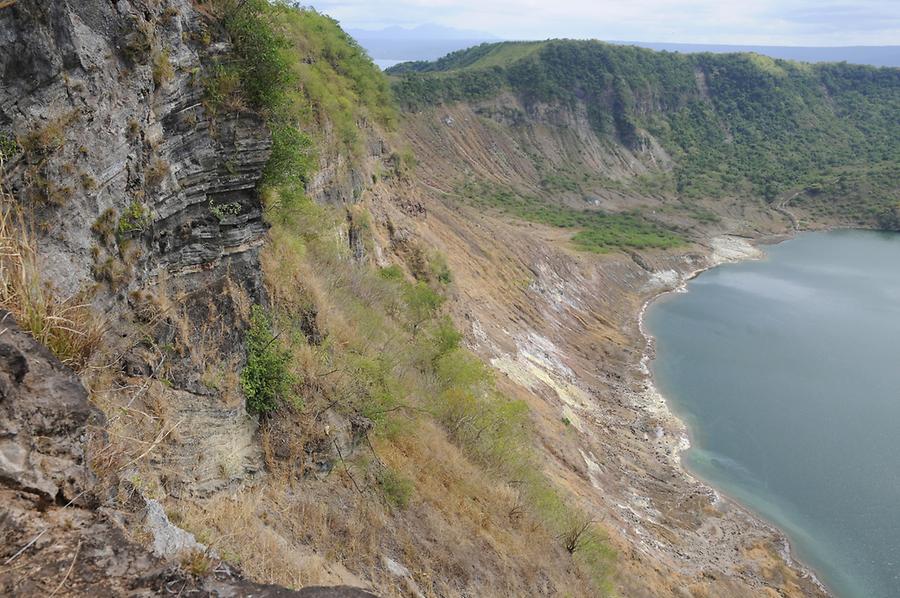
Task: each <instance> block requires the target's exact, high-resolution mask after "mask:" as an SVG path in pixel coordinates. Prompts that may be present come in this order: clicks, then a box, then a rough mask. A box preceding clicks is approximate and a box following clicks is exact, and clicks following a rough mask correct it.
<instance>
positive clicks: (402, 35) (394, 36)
mask: <svg viewBox="0 0 900 598" xmlns="http://www.w3.org/2000/svg"><path fill="white" fill-rule="evenodd" d="M347 33H349V34H350V35H352V36H353V37H355V38H356V39H369V40H376V39H377V40H395V41H397V40H423V39H440V40H473V39H478V40H485V41H492V40H493V41H496V40H498V39H499V38H498V37H496V36H494V35H491V34H489V33H485V32H483V31H473V30H469V29H454V28H453V27H445V26H443V25H437V24H435V23H425V24H424V25H418V26H416V27H398V26H397V25H394V26H392V27H385V28H384V29H348V30H347Z"/></svg>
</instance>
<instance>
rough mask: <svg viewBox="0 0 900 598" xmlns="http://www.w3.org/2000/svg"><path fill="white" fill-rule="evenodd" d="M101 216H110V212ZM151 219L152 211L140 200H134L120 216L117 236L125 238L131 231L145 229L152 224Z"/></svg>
mask: <svg viewBox="0 0 900 598" xmlns="http://www.w3.org/2000/svg"><path fill="white" fill-rule="evenodd" d="M101 218H109V214H108V213H104V214H103V215H102V217H101ZM151 221H152V218H151V217H150V211H149V210H147V208H145V207H144V205H143V204H141V203H140V202H139V201H132V202H131V204H130V205H129V206H128V208H127V209H126V210H125V212H124V213H123V214H122V216H120V217H119V224H118V225H117V226H116V237H117V238H118V239H123V238H124V237H126V236H128V235H130V234H131V233H134V232H140V231H143V230H144V229H145V228H147V226H149V225H150V222H151ZM95 224H96V223H95ZM95 232H98V231H95Z"/></svg>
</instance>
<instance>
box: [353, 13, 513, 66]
mask: <svg viewBox="0 0 900 598" xmlns="http://www.w3.org/2000/svg"><path fill="white" fill-rule="evenodd" d="M347 32H348V33H349V34H350V35H352V36H353V37H354V38H356V41H358V42H359V44H360V45H361V46H362V47H363V48H365V49H366V51H367V52H368V53H369V56H371V57H372V58H373V59H374V60H375V62H376V63H377V64H378V65H379V66H381V67H382V68H386V67H389V66H393V65H394V64H397V63H398V62H404V61H407V60H435V59H437V58H440V57H441V56H444V55H446V54H449V53H450V52H455V51H456V50H463V49H465V48H469V47H471V46H477V45H478V44H481V43H483V42H488V41H498V40H499V38H498V37H496V36H493V35H491V34H489V33H484V32H482V31H469V30H464V29H454V28H452V27H444V26H443V25H435V24H433V23H426V24H424V25H419V26H417V27H411V28H406V27H397V26H393V27H386V28H384V29H377V30H373V29H348V30H347Z"/></svg>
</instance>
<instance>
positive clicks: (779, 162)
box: [389, 41, 900, 222]
mask: <svg viewBox="0 0 900 598" xmlns="http://www.w3.org/2000/svg"><path fill="white" fill-rule="evenodd" d="M389 73H390V74H391V75H392V76H393V78H394V90H395V93H396V95H397V98H398V100H399V103H400V104H401V105H402V106H403V107H404V109H406V110H410V111H417V110H421V109H423V108H425V107H427V106H434V105H438V104H452V103H454V102H459V101H469V102H478V101H482V100H486V99H488V98H491V97H494V96H496V95H497V94H499V93H501V92H503V91H510V92H512V93H514V94H516V95H517V96H518V97H519V98H520V99H521V100H522V101H523V103H524V105H525V106H526V107H534V106H537V105H540V104H548V103H561V104H566V105H572V104H575V103H578V102H581V103H583V104H584V105H585V106H586V108H587V111H588V115H589V117H590V122H591V125H592V127H593V128H594V129H595V131H596V132H597V133H598V134H600V135H602V136H604V137H606V138H609V139H611V140H615V141H618V142H619V143H621V144H623V145H625V146H626V147H629V148H632V149H635V148H639V147H640V146H641V144H642V143H644V142H645V138H646V137H647V136H648V135H649V136H652V137H653V138H655V139H656V140H658V141H659V142H660V143H661V144H662V145H663V146H664V147H665V149H666V150H667V151H668V152H669V153H670V154H671V155H672V157H673V158H674V160H675V166H674V170H673V174H674V180H673V181H672V186H671V190H672V191H673V192H674V193H677V195H679V196H681V197H685V198H704V197H724V196H729V197H751V196H752V197H762V198H765V199H766V200H768V201H775V200H776V199H778V198H780V197H781V196H782V195H784V194H787V193H795V192H797V191H802V190H808V195H810V196H813V197H812V199H813V201H821V200H823V199H825V200H827V199H829V198H835V197H842V198H846V197H847V196H849V195H852V196H853V197H854V200H855V202H856V209H857V211H858V214H857V215H858V216H859V218H861V219H863V220H867V221H870V222H872V221H874V220H875V218H876V217H877V216H878V215H879V214H883V213H884V212H885V210H886V209H887V208H889V207H890V206H891V205H892V204H893V203H895V202H896V201H897V200H898V199H900V196H898V188H897V181H898V175H900V69H888V68H883V69H878V68H872V67H865V66H853V65H848V64H818V65H810V64H802V63H796V62H790V61H784V60H773V59H771V58H767V57H764V56H760V55H756V54H695V55H684V54H675V53H668V52H653V51H650V50H645V49H640V48H635V47H627V46H613V45H608V44H604V43H601V42H593V41H550V42H541V43H501V44H484V45H481V46H478V47H476V48H472V49H469V50H464V51H461V52H456V53H454V54H451V55H449V56H447V57H445V58H443V59H441V60H438V61H436V62H434V63H406V64H401V65H398V66H396V67H394V68H393V69H391V70H390V71H389Z"/></svg>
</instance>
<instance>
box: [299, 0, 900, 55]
mask: <svg viewBox="0 0 900 598" xmlns="http://www.w3.org/2000/svg"><path fill="white" fill-rule="evenodd" d="M315 6H316V8H318V9H319V10H321V11H323V12H326V13H328V14H330V15H332V16H333V17H335V18H336V19H338V20H339V21H341V23H342V24H343V25H344V26H345V27H367V28H377V27H383V26H387V25H398V24H399V25H417V24H421V23H426V22H431V23H438V24H441V25H446V26H450V27H457V28H463V29H475V30H481V31H485V32H488V33H492V34H494V35H498V36H500V37H505V38H509V39H542V38H547V37H595V38H599V39H606V40H634V41H660V42H691V43H732V44H780V45H816V46H825V45H895V44H898V43H900V1H898V0H831V1H829V0H743V1H735V0H594V1H588V0H379V1H377V2H372V1H371V0H334V1H323V2H318V3H316V4H315Z"/></svg>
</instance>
